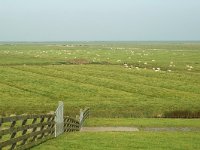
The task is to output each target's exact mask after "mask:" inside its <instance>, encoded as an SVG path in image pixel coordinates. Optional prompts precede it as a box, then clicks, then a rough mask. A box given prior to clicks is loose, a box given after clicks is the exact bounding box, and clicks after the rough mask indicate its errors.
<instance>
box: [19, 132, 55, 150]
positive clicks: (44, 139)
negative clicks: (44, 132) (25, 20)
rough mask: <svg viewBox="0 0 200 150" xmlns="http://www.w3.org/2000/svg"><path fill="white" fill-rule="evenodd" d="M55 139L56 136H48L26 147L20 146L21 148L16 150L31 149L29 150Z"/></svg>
mask: <svg viewBox="0 0 200 150" xmlns="http://www.w3.org/2000/svg"><path fill="white" fill-rule="evenodd" d="M53 138H54V135H50V136H47V137H45V138H43V139H40V140H37V141H34V142H32V143H28V144H26V145H23V146H19V147H17V148H16V150H26V149H29V148H31V147H34V146H36V145H39V144H41V143H43V142H45V141H47V140H50V139H53Z"/></svg>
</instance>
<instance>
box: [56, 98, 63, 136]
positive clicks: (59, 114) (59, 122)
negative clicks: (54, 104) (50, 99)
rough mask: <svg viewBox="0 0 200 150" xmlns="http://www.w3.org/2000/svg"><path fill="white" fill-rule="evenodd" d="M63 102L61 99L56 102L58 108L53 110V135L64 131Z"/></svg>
mask: <svg viewBox="0 0 200 150" xmlns="http://www.w3.org/2000/svg"><path fill="white" fill-rule="evenodd" d="M63 111H64V104H63V102H62V101H59V102H58V108H57V109H56V111H55V137H57V136H59V135H60V134H62V133H63V132H64V117H63Z"/></svg>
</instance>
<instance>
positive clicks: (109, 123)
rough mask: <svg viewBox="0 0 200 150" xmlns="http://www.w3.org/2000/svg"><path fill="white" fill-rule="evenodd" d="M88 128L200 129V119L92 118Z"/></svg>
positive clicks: (86, 123) (87, 121)
mask: <svg viewBox="0 0 200 150" xmlns="http://www.w3.org/2000/svg"><path fill="white" fill-rule="evenodd" d="M84 126H87V127H138V128H143V127H158V128H159V127H178V128H179V127H191V128H193V127H194V128H200V119H163V118H90V119H87V120H86V122H85V124H84Z"/></svg>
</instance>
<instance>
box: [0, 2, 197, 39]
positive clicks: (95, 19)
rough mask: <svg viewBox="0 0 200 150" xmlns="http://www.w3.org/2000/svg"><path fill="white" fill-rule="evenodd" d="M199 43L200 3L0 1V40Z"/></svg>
mask: <svg viewBox="0 0 200 150" xmlns="http://www.w3.org/2000/svg"><path fill="white" fill-rule="evenodd" d="M66 40H67V41H82V40H83V41H98V40H101V41H102V40H103V41H106V40H109V41H113V40H120V41H123V40H129V41H141V40H142V41H143V40H145V41H146V40H150V41H155V40H156V41H160V40H170V41H172V40H200V0H0V41H66Z"/></svg>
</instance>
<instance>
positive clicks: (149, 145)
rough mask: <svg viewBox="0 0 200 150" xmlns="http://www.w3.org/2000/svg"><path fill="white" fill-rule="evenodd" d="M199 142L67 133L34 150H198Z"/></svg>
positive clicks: (195, 137) (189, 136)
mask: <svg viewBox="0 0 200 150" xmlns="http://www.w3.org/2000/svg"><path fill="white" fill-rule="evenodd" d="M199 140H200V134H199V133H196V132H184V133H181V132H158V133H155V132H134V133H124V132H105V133H70V134H64V135H62V136H60V137H58V138H57V139H54V140H50V141H47V142H45V143H44V144H41V145H39V146H37V147H35V148H33V150H43V149H51V150H64V149H70V150H102V149H105V150H155V149H156V150H197V149H199V147H200V142H199Z"/></svg>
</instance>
